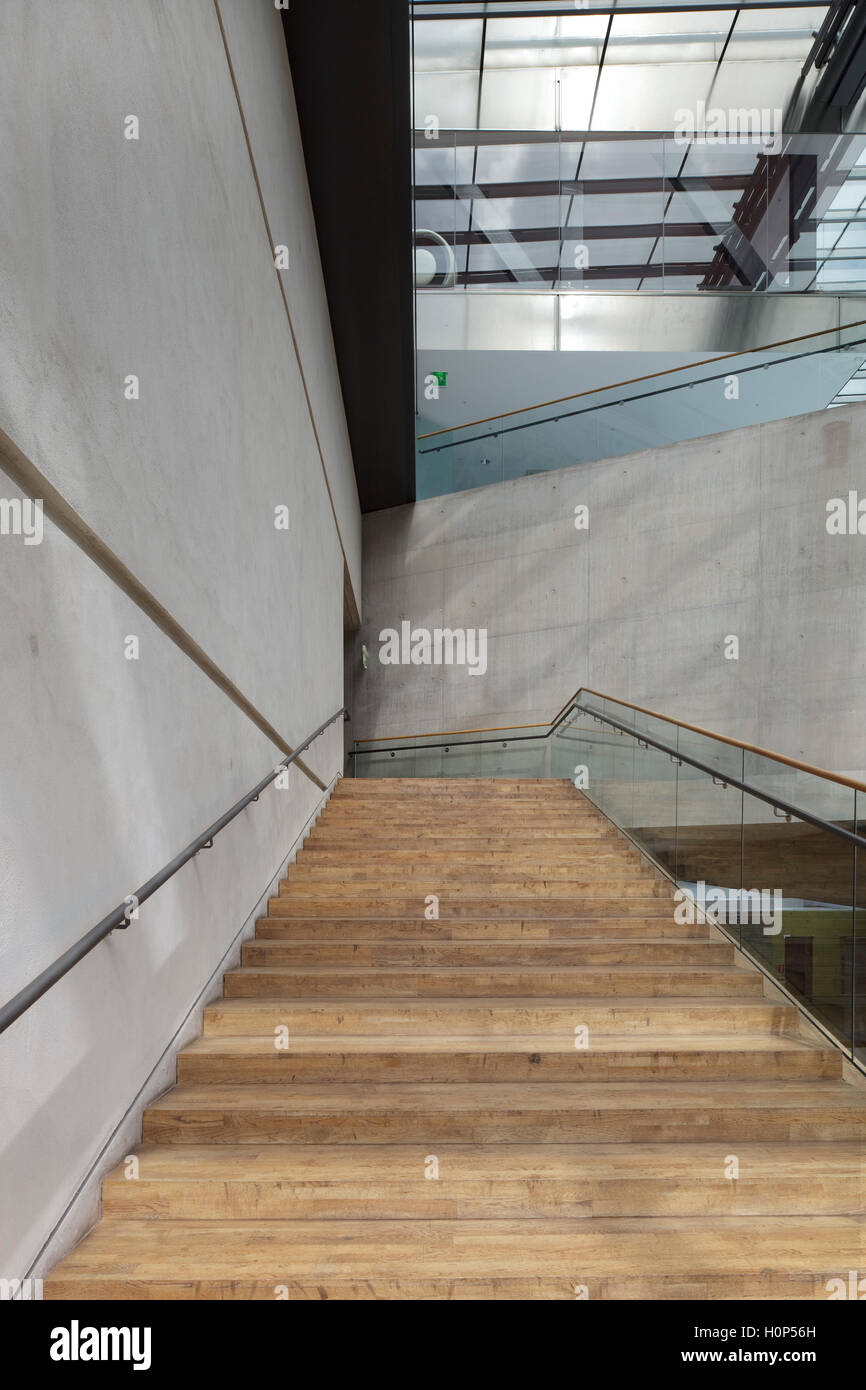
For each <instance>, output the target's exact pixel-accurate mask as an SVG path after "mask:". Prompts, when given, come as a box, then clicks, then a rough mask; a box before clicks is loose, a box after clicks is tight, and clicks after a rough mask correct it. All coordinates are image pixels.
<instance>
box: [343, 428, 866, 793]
mask: <svg viewBox="0 0 866 1390" xmlns="http://www.w3.org/2000/svg"><path fill="white" fill-rule="evenodd" d="M864 459H866V407H863V406H854V407H850V408H848V407H846V408H845V409H838V410H832V411H822V412H818V413H816V414H813V415H806V416H799V417H796V418H794V419H791V420H786V421H781V422H777V423H772V424H766V425H761V426H758V427H753V428H746V429H740V430H736V431H732V432H731V433H728V434H723V435H717V436H715V437H713V438H712V439H703V440H697V441H694V442H692V443H688V442H687V443H683V444H677V445H674V446H672V447H670V448H665V449H650V450H646V451H645V452H642V453H637V454H631V455H629V456H627V457H624V458H618V459H615V460H611V461H606V462H605V461H602V462H598V463H591V464H584V465H580V466H577V467H573V468H568V469H564V470H563V471H561V472H556V473H551V474H549V475H544V476H538V477H530V478H523V479H519V480H517V481H514V482H508V483H501V484H497V485H494V486H491V487H486V488H478V489H476V490H474V491H471V492H463V493H459V494H457V495H454V496H448V497H439V498H433V499H431V500H429V501H425V502H422V503H419V504H417V505H416V506H415V507H402V508H396V509H394V510H392V511H387V512H378V513H375V514H374V515H371V516H368V517H366V518H365V591H364V607H365V622H364V627H363V631H362V632H361V633H360V634H359V638H358V641H359V643H360V642H364V643H366V645H367V647H368V649H369V652H370V664H369V669H368V670H367V671H366V672H363V673H360V672H359V673H357V674H356V678H355V701H354V711H353V714H354V726H355V735H356V737H363V736H368V737H375V736H377V735H380V734H395V733H411V732H413V731H415V730H420V731H432V730H435V729H461V728H469V727H473V726H474V727H477V726H479V725H480V726H490V725H502V724H519V723H525V722H527V721H532V720H546V719H549V718H550V717H551V715H552V714H553V713H554V712H555V711H556V710H557V709H558V708H559V706H560V705H561V704H562V703H563V702H564V701H565V700H566V699H567V698H568V696H569V695H570V694H571V693H572V691H573V690H574V689H575V688H576V687H577V686H579V685H581V684H585V685H591V686H594V687H595V688H596V689H599V690H602V691H604V692H607V693H609V694H611V695H615V696H618V697H620V698H624V699H627V700H632V701H634V702H636V703H638V704H645V705H647V706H649V707H650V708H652V709H657V710H659V711H661V712H663V713H669V714H673V715H676V716H678V717H680V718H682V719H686V720H689V721H691V722H694V723H697V724H701V725H704V726H706V727H708V728H710V729H715V730H718V731H719V732H722V733H726V734H729V735H732V736H735V737H740V738H743V739H746V740H749V741H753V742H757V743H758V744H760V745H762V746H765V747H769V748H771V749H774V750H778V751H780V752H782V753H786V754H788V755H790V756H793V757H800V758H803V759H805V760H807V761H811V762H814V763H817V764H820V765H823V766H826V767H829V768H832V769H835V770H850V771H855V772H858V771H859V772H860V773H861V774H862V770H863V769H864V768H866V720H864V712H866V695H864V690H866V640H864V639H866V535H863V536H860V535H855V536H847V535H846V536H831V535H829V534H828V532H827V529H826V519H827V516H826V503H827V500H828V499H829V498H831V497H836V496H842V497H847V494H848V491H849V490H850V489H858V488H859V491H860V495H861V497H863V498H864V499H866V462H864ZM579 504H583V505H586V506H588V507H589V529H588V530H586V531H584V530H575V527H574V508H575V506H576V505H579ZM864 526H866V519H864ZM405 619H408V620H409V621H411V622H412V624H413V625H415V626H419V627H423V626H426V627H433V626H440V625H441V626H446V627H487V629H488V631H489V644H488V645H489V656H488V670H487V673H486V675H484V676H478V677H471V676H469V675H468V674H467V672H466V670H465V669H459V668H457V667H453V666H452V667H447V666H442V667H434V666H412V665H397V666H391V665H382V664H380V662H379V660H378V652H379V642H378V634H379V632H380V631H381V630H382V629H384V628H386V627H399V624H400V622H401V620H405ZM729 635H735V636H738V637H739V651H740V654H739V659H738V660H728V659H726V658H725V655H724V640H725V638H726V637H728V636H729Z"/></svg>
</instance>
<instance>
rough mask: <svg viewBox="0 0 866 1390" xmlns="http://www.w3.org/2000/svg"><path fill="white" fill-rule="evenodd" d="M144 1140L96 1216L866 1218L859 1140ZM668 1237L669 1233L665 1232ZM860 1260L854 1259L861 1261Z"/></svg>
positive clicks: (111, 1183)
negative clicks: (433, 1146) (432, 1145)
mask: <svg viewBox="0 0 866 1390" xmlns="http://www.w3.org/2000/svg"><path fill="white" fill-rule="evenodd" d="M436 1157H437V1160H438V1177H436V1178H427V1177H426V1176H425V1174H426V1173H428V1172H431V1171H433V1170H432V1169H431V1166H430V1164H429V1163H428V1161H427V1159H428V1150H427V1148H426V1146H425V1145H410V1144H407V1145H402V1144H351V1145H343V1144H325V1145H320V1144H262V1145H261V1146H257V1145H253V1144H213V1145H206V1146H204V1145H203V1146H196V1145H189V1146H187V1145H182V1144H165V1145H144V1146H143V1147H142V1148H140V1149H139V1150H138V1153H137V1158H138V1175H137V1177H136V1179H135V1180H134V1181H132V1180H130V1178H129V1177H128V1173H129V1168H128V1166H127V1165H126V1164H121V1165H120V1166H119V1167H117V1168H115V1169H114V1171H113V1172H112V1173H110V1174H109V1176H108V1177H107V1178H106V1180H105V1183H104V1185H103V1196H102V1209H103V1215H104V1216H106V1217H108V1218H110V1219H112V1220H114V1219H117V1218H119V1217H120V1218H127V1219H128V1218H151V1219H154V1220H158V1221H201V1220H206V1221H220V1222H222V1221H256V1220H259V1221H304V1220H310V1219H315V1218H318V1219H320V1220H321V1219H327V1220H339V1219H343V1220H347V1219H348V1220H392V1221H395V1220H396V1221H399V1220H416V1221H417V1220H423V1219H425V1218H426V1219H431V1220H438V1221H455V1220H479V1219H481V1220H483V1219H485V1218H486V1219H488V1220H489V1219H491V1218H492V1219H502V1218H503V1217H524V1218H525V1217H532V1218H535V1219H538V1218H541V1217H545V1218H547V1219H550V1220H554V1221H561V1220H562V1219H564V1218H572V1219H574V1218H584V1219H592V1218H594V1217H670V1216H697V1215H728V1216H768V1215H778V1216H791V1215H803V1216H811V1215H818V1214H821V1215H825V1216H826V1215H838V1216H845V1215H848V1216H854V1215H858V1214H859V1215H860V1216H863V1215H864V1214H866V1184H864V1182H863V1157H864V1155H863V1149H862V1147H861V1145H860V1144H858V1143H851V1142H843V1143H834V1144H818V1143H805V1142H803V1143H790V1144H786V1143H747V1144H740V1145H739V1147H738V1150H737V1161H738V1176H737V1178H736V1179H735V1180H732V1179H731V1178H730V1177H729V1176H726V1174H729V1173H730V1172H731V1166H730V1163H729V1161H728V1155H727V1154H726V1153H725V1152H724V1146H721V1147H720V1146H719V1145H718V1144H712V1143H704V1144H677V1145H665V1144H531V1145H521V1144H509V1145H497V1146H496V1147H495V1148H494V1147H488V1146H486V1145H484V1144H474V1145H457V1144H454V1145H442V1146H440V1149H439V1151H438V1154H437V1155H436ZM671 1235H672V1236H675V1235H676V1233H675V1232H674V1231H673V1230H672V1231H671ZM862 1266H863V1261H862V1260H860V1262H859V1266H858V1267H859V1268H860V1269H862Z"/></svg>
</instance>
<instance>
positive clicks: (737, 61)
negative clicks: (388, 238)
mask: <svg viewBox="0 0 866 1390" xmlns="http://www.w3.org/2000/svg"><path fill="white" fill-rule="evenodd" d="M829 8H830V7H829V6H828V5H820V4H819V5H815V4H804V3H790V4H778V3H777V4H765V5H762V6H754V5H751V6H742V5H741V6H739V7H736V6H724V7H723V6H721V5H718V6H712V7H709V8H708V7H704V8H702V9H693V8H690V6H689V5H688V4H670V3H668V4H660V3H659V4H651V3H646V0H643V3H641V4H640V5H639V6H638V5H635V4H629V3H623V2H622V0H621V3H618V4H616V5H611V4H606V5H602V4H596V3H595V2H594V0H589V3H587V4H581V5H579V6H576V5H575V4H574V3H573V0H572V3H569V4H564V3H562V4H556V3H553V4H548V3H544V4H533V3H532V0H513V2H512V0H509V3H504V2H503V3H488V4H486V5H481V4H471V3H448V4H443V3H441V0H416V3H415V4H414V5H413V6H412V13H413V18H414V23H413V34H414V104H415V111H414V124H415V130H416V135H415V151H414V158H415V225H416V228H417V229H423V230H424V231H425V232H428V233H432V234H438V236H439V237H440V238H442V239H443V240H444V241H445V242H446V243H447V246H448V247H449V248H450V249H451V252H452V254H453V258H454V259H453V263H452V266H451V269H452V274H451V276H450V278H449V277H448V276H444V277H443V276H440V277H439V280H440V283H444V284H446V285H447V286H448V287H449V288H450V287H451V286H452V285H453V286H454V287H455V288H457V289H462V290H465V289H476V288H480V289H484V288H485V287H495V288H497V289H499V290H501V289H503V288H516V289H520V288H524V289H526V288H529V289H535V290H536V291H537V290H538V289H542V288H543V289H557V290H566V291H567V290H584V291H585V290H596V291H602V292H605V293H612V292H629V291H650V292H660V291H662V290H664V291H667V292H670V291H678V292H683V291H685V292H694V291H696V290H699V289H703V290H707V289H714V290H721V289H748V290H754V289H775V290H780V289H784V290H795V291H797V290H799V291H804V290H820V289H824V290H827V291H830V292H833V293H839V292H844V291H845V290H853V289H857V290H859V291H861V292H862V289H863V285H864V283H866V157H864V151H866V138H863V137H853V136H846V137H844V138H843V139H842V140H839V138H838V137H834V136H796V137H794V138H793V141H784V142H782V141H781V140H780V132H781V131H782V129H783V119H784V114H785V112H786V110H787V108H788V105H789V103H790V101H791V99H792V96H793V95H794V92H795V88H796V85H797V83H798V79H799V78H800V74H801V71H802V69H803V65H804V63H805V61H806V58H807V56H808V55H809V53H810V50H811V48H812V45H813V41H814V35H815V32H816V31H817V30H818V29H819V28H820V26H821V24H822V22H823V20H824V17H825V15H826V14H827V11H828V9H829ZM576 10H578V11H579V12H578V13H576V12H575V11H576ZM637 11H640V12H637ZM714 112H717V113H718V112H720V113H722V115H723V117H724V132H725V138H724V139H719V138H706V137H702V136H701V134H700V132H702V131H704V130H706V131H709V132H711V133H712V135H715V131H714V128H713V126H712V122H713V120H714V119H716V120H718V117H714V116H713V113H714ZM689 123H690V124H689ZM695 127H697V131H698V136H697V138H690V137H691V135H692V134H693V133H694V131H695ZM761 134H763V135H764V137H765V142H764V143H762V142H761V141H760V139H759V138H758V137H759V136H760V135H761ZM773 136H775V137H776V141H775V142H773V143H770V145H769V148H767V145H766V139H767V138H769V139H770V140H771V141H772V137H773ZM768 152H769V155H770V157H769V158H767V157H765V155H766V153H768ZM435 287H436V281H435V279H434V280H433V282H432V283H431V288H435Z"/></svg>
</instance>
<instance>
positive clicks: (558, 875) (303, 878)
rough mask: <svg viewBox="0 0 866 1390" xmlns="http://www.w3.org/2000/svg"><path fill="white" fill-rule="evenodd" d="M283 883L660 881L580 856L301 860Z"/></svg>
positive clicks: (572, 884)
mask: <svg viewBox="0 0 866 1390" xmlns="http://www.w3.org/2000/svg"><path fill="white" fill-rule="evenodd" d="M282 882H283V884H288V885H294V886H295V887H301V886H303V887H305V888H306V887H308V886H316V885H318V886H321V887H323V888H325V887H331V888H333V887H334V886H335V885H337V886H339V885H349V884H351V885H353V886H354V885H355V884H357V885H358V886H359V887H361V886H363V887H366V888H370V889H379V890H380V891H382V890H385V889H394V888H397V889H399V888H406V887H408V886H409V885H410V884H411V885H412V886H413V887H414V886H415V885H418V886H419V887H421V888H424V887H425V886H426V885H427V884H429V883H431V882H433V883H437V884H441V885H442V886H448V887H451V886H453V887H454V888H456V889H465V888H466V886H467V885H470V886H471V885H477V886H478V887H479V888H480V889H482V890H483V891H487V892H490V893H495V892H496V890H497V887H498V885H499V884H500V883H503V882H507V883H509V884H512V883H520V884H521V885H522V886H523V887H526V888H530V887H537V885H539V884H541V885H544V886H549V885H550V884H553V883H563V884H565V885H567V887H566V891H574V890H575V888H576V886H577V885H581V886H583V885H586V886H587V888H591V889H596V888H602V890H603V891H606V892H607V893H610V892H613V891H616V890H617V889H618V887H619V885H620V884H627V885H628V886H629V888H630V889H633V887H634V885H636V884H639V885H641V886H642V887H643V888H644V890H645V891H647V892H651V891H652V890H653V888H654V886H655V885H657V884H659V879H658V876H657V875H656V874H654V873H653V871H652V870H651V869H649V868H646V867H644V866H642V865H640V864H635V865H633V866H630V865H626V866H624V865H621V864H619V865H617V869H616V872H615V873H614V872H608V873H605V872H604V870H603V869H599V868H598V867H597V866H594V865H592V864H585V863H583V862H582V861H573V862H571V863H568V862H566V863H563V864H545V865H542V864H535V865H530V866H527V865H523V864H520V863H515V862H514V861H513V860H512V861H511V862H510V863H507V862H506V863H502V864H467V865H466V866H465V867H461V866H451V867H448V866H446V865H444V864H411V865H410V864H406V865H401V864H370V865H365V866H363V867H361V868H353V867H349V866H348V865H346V864H340V863H336V864H312V863H310V861H309V860H307V859H304V860H303V861H299V862H297V863H295V864H292V865H291V867H290V869H289V872H288V875H287V877H286V878H285V879H283V881H282ZM281 886H282V885H281ZM665 890H666V892H667V893H670V891H671V890H670V888H668V887H667V885H666V884H665Z"/></svg>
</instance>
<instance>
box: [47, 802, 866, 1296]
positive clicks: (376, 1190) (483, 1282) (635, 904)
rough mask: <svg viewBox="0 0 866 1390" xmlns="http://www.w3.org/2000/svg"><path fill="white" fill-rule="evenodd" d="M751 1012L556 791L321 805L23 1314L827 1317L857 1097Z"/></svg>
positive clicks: (829, 1059)
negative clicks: (771, 1302) (760, 1310)
mask: <svg viewBox="0 0 866 1390" xmlns="http://www.w3.org/2000/svg"><path fill="white" fill-rule="evenodd" d="M433 898H435V900H437V901H433V900H432V899H433ZM437 910H438V916H433V915H431V916H430V917H429V918H428V917H426V916H425V912H427V913H428V914H432V913H433V912H434V911H437ZM768 988H769V987H765V984H764V979H763V976H762V975H761V974H760V973H758V972H757V971H755V970H752V969H751V968H748V967H745V968H744V967H743V965H742V962H740V963H738V962H737V961H735V953H734V950H733V947H732V946H730V945H729V944H727V943H726V942H725V941H724V940H723V939H721V938H720V936H719V935H718V934H715V935H711V930H710V928H709V927H707V926H706V925H702V924H697V925H688V924H678V923H677V922H676V921H675V920H674V902H673V897H672V893H671V889H670V886H669V884H668V883H667V882H666V881H665V880H664V879H663V878H662V877H661V876H660V875H657V874H655V872H654V871H653V870H652V868H651V867H650V866H649V865H648V864H647V863H646V861H645V860H643V859H642V858H641V856H640V854H639V853H638V852H637V850H636V849H635V848H634V847H633V846H632V845H631V844H630V843H629V842H628V840H626V839H625V838H624V837H623V836H621V835H619V833H618V832H617V831H616V830H615V829H614V828H613V827H612V826H611V825H610V824H609V823H608V822H607V821H606V820H605V818H604V817H603V816H602V815H601V814H600V813H599V812H598V811H596V810H595V808H594V807H593V806H592V805H591V803H590V802H589V801H587V800H586V799H585V798H584V797H582V796H581V795H580V793H578V792H577V791H575V790H574V788H573V787H572V786H571V785H570V784H569V783H567V782H552V781H532V780H525V781H523V780H521V781H503V780H496V781H493V780H489V781H483V780H478V781H475V780H470V779H460V780H455V781H445V780H443V781H438V780H425V779H419V780H412V779H405V780H397V779H381V780H373V779H366V780H358V781H352V780H344V781H342V782H341V783H340V784H339V786H338V789H337V790H336V792H335V793H334V795H333V796H332V798H331V800H330V802H329V803H328V806H327V808H326V810H325V812H324V813H323V815H322V816H320V818H319V820H318V822H317V824H316V825H315V827H314V829H313V830H312V832H311V834H310V836H309V838H308V839H307V841H306V844H305V846H304V849H303V850H302V852H301V853H300V855H299V857H298V860H297V863H296V864H295V865H293V866H292V867H291V869H290V870H289V875H288V878H287V879H286V880H285V881H284V882H283V883H282V884H281V885H280V892H279V896H278V897H275V898H273V899H272V900H271V902H270V904H269V913H268V916H267V917H266V918H264V919H262V920H261V921H260V922H259V923H258V926H257V931H256V936H255V939H254V940H252V941H250V942H248V943H247V944H245V946H244V947H243V955H242V962H241V966H240V968H239V969H237V970H231V971H229V972H228V973H227V974H226V976H225V988H224V997H223V999H222V1000H220V1001H219V1002H217V1003H215V1004H212V1005H211V1006H210V1007H209V1008H208V1009H207V1011H206V1014H205V1025H204V1036H203V1037H202V1038H201V1039H200V1040H199V1041H197V1042H195V1043H193V1044H192V1046H190V1047H188V1048H186V1049H185V1050H184V1051H182V1052H181V1054H180V1056H179V1058H178V1074H177V1085H175V1086H174V1087H173V1088H172V1089H171V1090H170V1091H168V1092H167V1093H166V1094H165V1095H163V1096H162V1097H160V1099H158V1100H157V1101H155V1102H154V1104H152V1105H151V1106H150V1107H149V1109H148V1110H147V1112H146V1113H145V1116H144V1123H143V1141H142V1145H141V1147H140V1148H139V1149H138V1150H137V1155H136V1156H137V1160H138V1165H137V1169H138V1171H137V1176H134V1177H130V1176H129V1175H128V1174H129V1171H130V1167H131V1166H130V1165H121V1166H120V1167H118V1168H117V1169H116V1170H115V1171H114V1172H112V1173H111V1174H110V1175H109V1176H108V1177H107V1178H106V1179H105V1182H104V1184H103V1214H102V1219H101V1221H100V1222H99V1224H98V1225H97V1226H96V1227H95V1228H94V1229H93V1230H92V1231H91V1232H90V1234H89V1235H88V1236H87V1237H86V1238H85V1239H84V1240H83V1241H82V1242H81V1244H80V1245H79V1246H78V1247H77V1248H76V1249H75V1250H73V1251H72V1253H71V1254H70V1255H68V1256H67V1257H66V1258H65V1259H64V1260H63V1261H62V1262H61V1263H60V1264H59V1265H58V1267H57V1268H56V1269H55V1270H54V1272H53V1273H52V1275H51V1276H50V1277H49V1278H48V1279H47V1280H46V1282H45V1296H46V1298H55V1299H62V1298H69V1299H80V1298H90V1299H106V1298H107V1299H165V1298H171V1299H196V1298H199V1299H201V1298H204V1299H215V1298H245V1299H249V1298H261V1299H275V1298H292V1299H299V1298H316V1299H325V1298H351V1299H370V1298H393V1299H436V1298H457V1299H473V1298H478V1299H493V1298H518V1299H526V1298H543V1299H552V1298H565V1299H574V1298H583V1297H589V1298H590V1299H604V1298H616V1299H623V1298H626V1299H633V1298H637V1299H725V1298H752V1299H770V1298H774V1299H775V1298H785V1299H810V1298H818V1299H822V1298H827V1296H828V1294H827V1288H826V1283H827V1281H828V1280H829V1279H831V1278H842V1279H847V1277H848V1272H849V1271H850V1270H859V1271H860V1273H861V1274H866V1236H864V1225H863V1216H864V1212H866V1167H864V1161H863V1160H864V1154H866V1149H864V1141H866V1090H864V1089H862V1088H861V1086H860V1085H859V1084H857V1085H855V1084H850V1083H849V1082H847V1081H845V1080H844V1079H843V1075H842V1057H841V1053H840V1052H839V1051H838V1050H837V1049H836V1048H834V1047H833V1046H832V1045H830V1044H825V1043H824V1042H823V1041H822V1040H821V1039H820V1035H818V1034H817V1033H816V1032H814V1036H813V1035H812V1032H810V1031H804V1029H803V1025H801V1024H800V1023H799V1022H798V1013H797V1011H796V1009H795V1008H794V1007H793V1006H790V1005H788V1004H787V1003H786V1002H785V1001H784V1000H783V999H781V998H780V997H778V996H776V995H775V994H774V995H773V996H772V997H771V995H770V993H768V992H767V990H768ZM806 1029H808V1025H806ZM584 1030H585V1031H584ZM812 1031H814V1030H812ZM583 1042H585V1043H586V1046H583V1045H582V1043H583ZM735 1171H738V1175H737V1176H734V1173H735Z"/></svg>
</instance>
